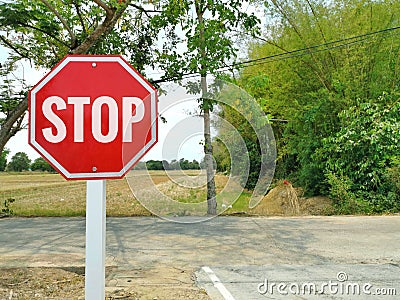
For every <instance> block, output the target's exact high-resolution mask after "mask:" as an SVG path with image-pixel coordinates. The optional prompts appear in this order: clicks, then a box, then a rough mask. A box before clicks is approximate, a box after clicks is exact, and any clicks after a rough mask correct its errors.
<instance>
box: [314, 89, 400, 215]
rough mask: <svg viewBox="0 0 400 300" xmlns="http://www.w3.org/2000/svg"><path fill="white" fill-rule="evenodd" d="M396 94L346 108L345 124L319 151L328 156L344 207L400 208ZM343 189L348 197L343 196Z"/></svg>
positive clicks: (330, 177)
mask: <svg viewBox="0 0 400 300" xmlns="http://www.w3.org/2000/svg"><path fill="white" fill-rule="evenodd" d="M396 99H397V98H395V97H392V96H391V95H388V94H384V95H383V96H382V97H380V98H379V99H378V101H377V103H369V102H368V103H362V104H360V105H359V106H358V107H352V108H350V109H348V110H345V111H343V112H341V113H340V114H339V117H340V120H341V122H342V127H341V129H340V130H339V131H338V132H337V133H336V134H333V135H332V136H331V137H328V138H325V139H323V140H322V142H323V148H321V149H319V155H320V157H321V158H322V159H324V160H325V161H326V166H325V176H326V178H327V182H328V185H329V193H330V195H331V197H332V198H333V200H335V201H336V202H337V203H338V206H339V208H340V209H339V210H344V211H348V212H350V213H353V212H356V211H357V210H360V212H366V213H370V212H371V213H382V212H394V211H399V210H400V204H399V201H400V196H399V184H398V182H399V181H398V180H399V173H398V172H399V170H398V162H399V153H400V114H399V111H400V102H396ZM336 190H337V191H336ZM339 190H341V192H345V195H348V196H349V197H347V198H346V196H340V195H339V194H338V193H339ZM350 196H351V197H350ZM341 197H342V198H341ZM343 197H344V198H343ZM356 204H357V205H356Z"/></svg>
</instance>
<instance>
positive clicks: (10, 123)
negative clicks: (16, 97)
mask: <svg viewBox="0 0 400 300" xmlns="http://www.w3.org/2000/svg"><path fill="white" fill-rule="evenodd" d="M27 108H28V97H25V98H24V99H23V100H22V101H21V102H20V103H19V104H18V105H17V107H16V108H15V109H14V110H13V111H12V112H11V113H10V114H9V115H8V116H7V117H6V119H5V121H4V122H3V123H2V124H1V128H0V153H1V152H2V151H3V149H4V146H5V145H6V143H7V142H8V140H9V138H7V137H8V135H9V133H10V132H12V130H13V127H14V124H15V122H17V121H18V120H19V119H20V118H21V116H23V115H24V113H25V111H26V110H27Z"/></svg>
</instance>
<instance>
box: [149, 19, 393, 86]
mask: <svg viewBox="0 0 400 300" xmlns="http://www.w3.org/2000/svg"><path fill="white" fill-rule="evenodd" d="M399 29H400V26H397V27H391V28H386V29H382V30H378V31H373V32H368V33H365V34H361V35H356V36H353V37H349V38H344V39H340V40H335V41H332V42H327V43H323V44H318V45H313V46H310V47H304V48H301V49H296V50H292V51H287V52H283V53H278V54H273V55H268V56H264V57H260V58H256V59H251V60H247V61H243V62H239V63H233V64H230V65H227V66H225V67H223V68H220V69H218V70H217V72H223V71H226V70H228V69H230V68H234V67H246V66H247V67H248V66H255V65H260V64H265V63H268V62H272V61H279V60H284V59H289V58H294V57H300V56H305V55H311V54H314V53H319V52H324V51H329V50H334V49H338V48H343V47H346V46H351V45H355V44H358V43H361V42H363V41H365V40H367V39H368V38H370V37H372V36H375V35H379V34H383V33H388V32H392V31H396V30H399ZM328 46H330V47H328ZM322 47H325V48H322ZM320 48H322V49H320ZM199 75H200V74H199V73H184V74H180V75H179V76H173V77H168V78H164V79H159V80H155V81H152V82H153V83H162V82H168V81H173V80H179V79H186V78H191V77H196V76H199Z"/></svg>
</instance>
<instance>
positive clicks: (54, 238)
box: [0, 216, 400, 300]
mask: <svg viewBox="0 0 400 300" xmlns="http://www.w3.org/2000/svg"><path fill="white" fill-rule="evenodd" d="M185 221H186V222H187V221H189V220H188V219H185ZM84 247H85V219H84V218H32V219H23V218H11V219H1V220H0V268H6V267H28V266H31V267H37V266H47V267H72V266H83V265H84V263H85V261H84V255H85V249H84ZM106 264H107V266H116V267H118V268H119V270H120V271H121V270H125V271H124V272H123V275H120V277H118V274H117V275H115V276H113V277H112V280H118V278H119V279H121V278H122V277H123V278H124V280H125V279H126V278H128V277H129V276H127V274H128V273H129V270H136V271H137V270H157V269H158V268H160V267H164V268H174V269H179V268H181V269H190V270H194V271H195V275H196V279H197V284H198V285H199V286H201V287H203V288H205V289H206V290H207V293H208V294H209V296H210V297H211V299H243V300H251V299H399V297H400V216H379V217H298V218H278V217H274V218H238V217H218V218H215V219H212V220H210V221H207V222H202V223H188V224H180V223H173V222H168V221H164V220H161V219H158V218H108V219H107V258H106ZM121 274H122V273H121ZM154 274H157V272H155V273H154ZM155 276H157V275H155ZM157 280H158V281H159V282H160V283H162V282H165V280H166V278H162V277H160V278H158V279H157ZM128 281H129V280H128ZM310 290H311V291H310ZM317 292H318V294H317V295H315V293H317ZM357 293H358V294H359V295H357ZM394 293H396V296H394V295H385V296H380V295H379V294H394ZM354 294H356V295H354Z"/></svg>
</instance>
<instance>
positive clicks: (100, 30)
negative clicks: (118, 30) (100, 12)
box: [71, 0, 130, 54]
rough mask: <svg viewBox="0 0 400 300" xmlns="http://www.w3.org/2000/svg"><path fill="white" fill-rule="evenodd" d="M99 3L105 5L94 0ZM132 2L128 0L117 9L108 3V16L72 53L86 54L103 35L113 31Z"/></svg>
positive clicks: (98, 0)
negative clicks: (113, 8)
mask: <svg viewBox="0 0 400 300" xmlns="http://www.w3.org/2000/svg"><path fill="white" fill-rule="evenodd" d="M93 1H94V2H96V3H98V5H99V6H101V5H105V4H104V2H103V1H100V0H93ZM129 4H130V0H127V1H126V2H125V3H124V5H121V6H120V7H119V8H118V9H117V10H112V9H110V8H109V7H108V6H107V5H106V6H107V9H108V12H110V14H109V13H108V12H107V11H106V17H105V19H104V21H103V23H101V24H100V25H98V26H97V27H96V29H95V30H94V31H93V32H92V33H91V34H90V35H89V36H88V37H87V38H86V39H85V40H84V41H83V42H82V43H81V44H80V45H79V46H78V47H76V48H75V49H73V50H72V51H71V52H72V54H85V53H87V51H89V49H90V48H91V47H92V46H93V45H94V44H95V43H96V42H97V41H98V40H99V39H100V37H101V36H103V35H105V34H107V33H108V32H109V31H111V30H112V29H113V28H114V26H115V24H116V23H117V22H118V20H119V19H120V18H121V16H122V15H123V13H124V12H125V11H126V9H127V7H128V5H129Z"/></svg>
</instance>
